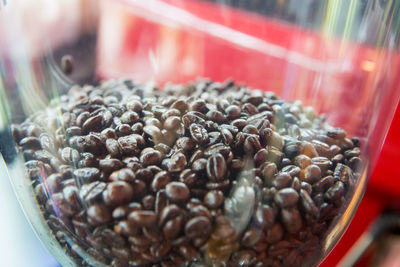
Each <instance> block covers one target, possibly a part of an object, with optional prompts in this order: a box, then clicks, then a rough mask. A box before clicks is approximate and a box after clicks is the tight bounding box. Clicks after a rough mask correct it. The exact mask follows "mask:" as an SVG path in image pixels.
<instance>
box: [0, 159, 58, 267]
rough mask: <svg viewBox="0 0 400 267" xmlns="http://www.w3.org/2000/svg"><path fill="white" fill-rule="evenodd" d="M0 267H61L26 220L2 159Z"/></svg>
mask: <svg viewBox="0 0 400 267" xmlns="http://www.w3.org/2000/svg"><path fill="white" fill-rule="evenodd" d="M0 266H1V267H58V266H59V264H58V263H57V262H56V260H55V259H54V258H53V257H52V256H51V255H50V254H49V253H48V252H47V250H46V249H45V248H44V247H43V245H42V244H41V243H40V241H39V239H38V238H37V237H36V235H35V234H34V232H33V229H32V228H31V226H30V225H29V223H28V221H27V219H26V218H25V216H24V214H23V212H22V209H21V207H20V205H19V203H18V201H17V199H16V196H15V194H14V192H13V189H12V186H11V184H10V181H9V178H8V174H7V169H6V166H5V163H4V160H3V158H2V156H1V155H0Z"/></svg>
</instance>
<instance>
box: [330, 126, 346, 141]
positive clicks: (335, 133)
mask: <svg viewBox="0 0 400 267" xmlns="http://www.w3.org/2000/svg"><path fill="white" fill-rule="evenodd" d="M326 134H327V136H329V137H332V138H335V139H343V138H345V137H346V132H345V131H344V130H343V129H341V128H332V129H329V130H328V131H327V132H326Z"/></svg>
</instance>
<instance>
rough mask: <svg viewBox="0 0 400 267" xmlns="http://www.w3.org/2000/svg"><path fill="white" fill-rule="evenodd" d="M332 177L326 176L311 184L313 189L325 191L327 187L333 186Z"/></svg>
mask: <svg viewBox="0 0 400 267" xmlns="http://www.w3.org/2000/svg"><path fill="white" fill-rule="evenodd" d="M333 184H334V179H333V177H332V176H330V175H329V176H326V177H324V178H322V179H321V180H319V181H318V182H316V183H315V184H314V185H313V190H315V191H316V192H325V191H326V190H327V189H328V188H330V187H331V186H333Z"/></svg>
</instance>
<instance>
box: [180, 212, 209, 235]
mask: <svg viewBox="0 0 400 267" xmlns="http://www.w3.org/2000/svg"><path fill="white" fill-rule="evenodd" d="M210 232H211V223H210V220H209V219H208V218H207V217H204V216H197V217H194V218H192V219H190V220H189V221H188V222H187V223H186V225H185V234H186V236H187V237H188V238H190V239H193V238H196V237H200V236H203V237H208V235H209V233H210Z"/></svg>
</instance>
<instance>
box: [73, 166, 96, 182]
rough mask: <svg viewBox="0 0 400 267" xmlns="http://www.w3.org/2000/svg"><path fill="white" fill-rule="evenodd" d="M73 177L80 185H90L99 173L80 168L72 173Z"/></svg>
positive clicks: (91, 169)
mask: <svg viewBox="0 0 400 267" xmlns="http://www.w3.org/2000/svg"><path fill="white" fill-rule="evenodd" d="M74 176H75V177H76V179H78V181H80V182H81V183H90V182H92V181H95V180H97V179H98V178H99V177H100V171H99V169H96V168H80V169H77V170H75V171H74Z"/></svg>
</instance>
